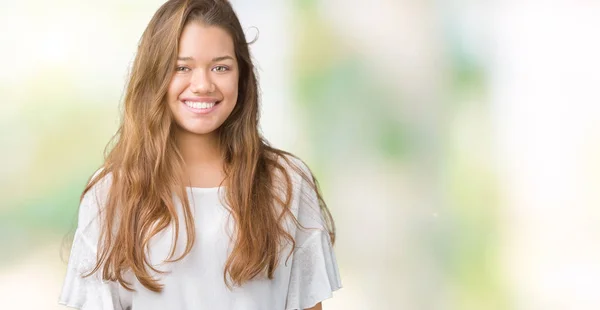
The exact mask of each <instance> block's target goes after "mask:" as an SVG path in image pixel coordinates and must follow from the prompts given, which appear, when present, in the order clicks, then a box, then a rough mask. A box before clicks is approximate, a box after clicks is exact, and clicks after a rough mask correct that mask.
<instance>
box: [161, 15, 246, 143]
mask: <svg viewBox="0 0 600 310" xmlns="http://www.w3.org/2000/svg"><path fill="white" fill-rule="evenodd" d="M235 56H236V55H235V50H234V46H233V40H232V38H231V36H229V34H228V33H227V32H226V31H225V30H224V29H222V28H219V27H215V26H205V25H203V24H201V23H198V22H191V23H189V24H187V25H186V26H185V27H184V28H183V32H182V34H181V38H180V40H179V55H178V59H177V67H176V69H175V73H174V74H173V77H172V79H171V83H170V85H169V90H168V92H167V100H168V104H169V108H170V109H171V112H172V113H173V116H174V118H175V122H176V123H177V125H178V127H179V129H181V130H183V131H186V132H189V133H193V134H197V135H207V134H211V133H213V134H214V133H216V132H215V130H216V129H217V128H219V127H220V126H221V125H222V124H223V122H225V120H226V119H227V117H229V115H230V114H231V111H232V110H233V108H234V107H235V104H236V102H237V97H238V77H239V71H238V64H237V61H236V58H235Z"/></svg>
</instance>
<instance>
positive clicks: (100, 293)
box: [59, 159, 342, 310]
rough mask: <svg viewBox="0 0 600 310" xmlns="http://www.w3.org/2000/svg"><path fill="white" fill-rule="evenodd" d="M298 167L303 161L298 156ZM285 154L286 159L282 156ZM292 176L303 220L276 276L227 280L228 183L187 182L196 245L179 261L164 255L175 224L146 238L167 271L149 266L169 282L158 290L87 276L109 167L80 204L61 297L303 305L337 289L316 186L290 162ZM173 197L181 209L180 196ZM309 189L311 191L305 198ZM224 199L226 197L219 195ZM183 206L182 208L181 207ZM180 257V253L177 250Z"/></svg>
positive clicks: (90, 301)
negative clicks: (190, 184) (235, 284)
mask: <svg viewBox="0 0 600 310" xmlns="http://www.w3.org/2000/svg"><path fill="white" fill-rule="evenodd" d="M293 160H294V162H296V163H298V164H299V165H300V167H302V168H303V169H305V171H308V170H307V169H306V166H305V165H304V164H303V163H302V162H300V161H298V160H295V159H293ZM282 162H283V161H282ZM288 171H289V172H290V174H291V177H292V182H293V196H292V198H293V200H292V212H293V214H294V215H295V216H296V218H297V219H298V221H299V222H300V223H301V224H302V225H303V226H305V227H308V228H317V229H309V230H303V229H296V228H295V226H294V225H290V226H288V229H289V231H290V233H291V234H292V236H294V238H295V241H296V248H295V249H294V251H293V254H292V256H290V257H289V260H287V262H286V258H287V256H288V254H289V250H290V248H289V247H287V248H285V249H284V251H282V252H281V253H280V259H279V264H278V266H277V269H276V270H275V273H274V279H272V280H269V279H267V278H266V277H265V278H257V279H253V280H251V281H249V282H247V283H245V284H244V285H242V286H241V287H234V288H233V290H230V289H228V288H227V286H226V285H225V282H224V280H223V271H224V265H225V261H226V259H227V257H228V255H229V253H230V251H231V242H230V237H229V236H230V235H231V227H232V221H233V219H232V216H228V215H229V211H228V210H227V208H225V207H224V206H223V204H222V203H221V199H220V196H221V198H224V196H223V195H224V191H225V190H226V188H224V187H218V188H194V187H187V188H186V189H187V191H188V199H189V201H190V207H191V209H192V214H193V216H194V222H195V225H196V226H195V229H196V231H195V233H196V236H195V237H196V241H195V243H194V246H193V248H192V250H191V252H190V253H189V254H188V255H187V256H185V258H183V259H182V260H180V261H177V262H172V263H165V262H164V259H165V258H167V257H168V255H169V253H170V250H171V242H172V237H173V229H172V227H169V228H167V229H165V230H163V231H162V232H160V233H159V234H158V235H156V236H154V237H153V239H152V240H151V242H150V246H149V254H148V256H149V259H150V262H151V263H152V265H153V266H155V267H157V268H158V269H159V270H162V271H167V272H166V273H163V274H156V273H154V272H152V273H151V274H152V275H154V276H155V278H157V279H159V281H160V283H161V284H163V285H164V288H163V291H162V292H161V293H155V292H152V291H150V290H148V289H146V288H145V287H144V286H143V285H141V284H140V283H139V282H138V281H137V279H136V278H135V277H134V276H133V274H132V273H131V272H129V273H126V274H125V278H126V280H128V281H129V282H130V283H133V287H134V288H135V291H134V292H130V291H127V290H125V289H124V288H123V287H121V286H120V285H119V283H118V282H113V281H105V280H102V279H101V273H100V272H96V273H95V274H93V275H91V276H90V277H86V278H83V277H81V275H82V274H84V273H86V272H88V271H90V270H91V269H92V267H93V266H94V264H95V262H96V252H97V247H98V243H97V242H98V237H99V222H98V211H99V210H100V209H101V208H102V206H104V205H105V202H106V194H107V190H108V188H109V187H110V182H111V175H108V176H107V177H105V178H104V179H102V180H100V181H99V182H98V183H97V184H96V185H95V186H94V187H93V188H92V189H91V190H90V191H89V192H88V193H86V195H85V196H84V198H83V200H82V202H81V206H80V208H79V219H78V226H77V230H76V232H75V237H74V240H73V246H72V248H71V254H70V257H69V263H68V269H67V274H66V277H65V282H64V286H63V289H62V293H61V295H60V299H59V303H60V304H62V305H65V306H68V307H72V308H77V309H84V310H113V309H122V310H126V309H134V310H135V309H142V310H153V309H156V310H159V309H160V310H164V309H194V310H196V309H197V310H202V309H211V310H212V309H223V310H283V309H286V310H291V309H306V308H310V307H312V306H314V305H315V304H317V303H318V302H321V301H323V300H325V299H327V298H330V297H331V296H332V292H333V291H335V290H338V289H339V288H341V287H342V284H341V280H340V275H339V271H338V266H337V262H336V258H335V254H334V252H333V249H332V245H331V240H330V238H329V235H328V233H327V232H326V231H324V230H323V229H322V227H323V225H324V224H323V223H324V220H323V216H322V215H321V213H320V211H319V207H318V203H317V200H316V195H315V193H314V191H313V190H312V189H311V188H310V187H309V185H308V184H307V183H306V182H305V181H304V180H303V179H302V177H301V176H300V175H299V174H297V173H296V172H295V171H294V170H293V169H290V168H289V167H288ZM173 197H174V201H175V204H176V205H177V206H178V207H179V208H180V210H181V201H179V200H178V199H177V198H176V196H173ZM302 197H306V198H302ZM222 201H224V199H223V200H222ZM180 214H181V213H180ZM179 219H180V222H181V224H180V227H181V228H180V229H181V230H180V233H179V241H178V247H177V252H176V253H177V254H179V253H181V252H182V250H183V248H184V247H185V242H186V238H185V235H186V233H185V224H184V223H183V217H182V216H181V215H180V217H179ZM175 257H179V255H176V256H175Z"/></svg>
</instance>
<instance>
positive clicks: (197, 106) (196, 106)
mask: <svg viewBox="0 0 600 310" xmlns="http://www.w3.org/2000/svg"><path fill="white" fill-rule="evenodd" d="M184 103H185V105H187V106H188V107H190V108H194V109H210V108H212V107H214V106H215V103H214V102H195V101H185V102H184Z"/></svg>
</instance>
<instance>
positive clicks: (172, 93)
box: [167, 77, 185, 101]
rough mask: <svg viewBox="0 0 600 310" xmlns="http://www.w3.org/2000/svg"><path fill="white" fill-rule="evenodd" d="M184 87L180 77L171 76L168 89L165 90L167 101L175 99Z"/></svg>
mask: <svg viewBox="0 0 600 310" xmlns="http://www.w3.org/2000/svg"><path fill="white" fill-rule="evenodd" d="M184 89H185V81H183V79H182V78H178V77H173V79H171V83H170V84H169V90H168V91H167V94H168V97H169V101H174V100H177V98H178V97H179V95H180V94H181V93H182V92H183V90H184Z"/></svg>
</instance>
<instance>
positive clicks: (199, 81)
mask: <svg viewBox="0 0 600 310" xmlns="http://www.w3.org/2000/svg"><path fill="white" fill-rule="evenodd" d="M190 90H191V91H192V92H193V93H195V94H206V93H212V92H214V91H215V84H214V83H213V82H212V80H211V78H210V75H209V74H207V73H206V72H204V71H202V70H197V71H196V72H194V74H193V75H192V78H191V80H190Z"/></svg>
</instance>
